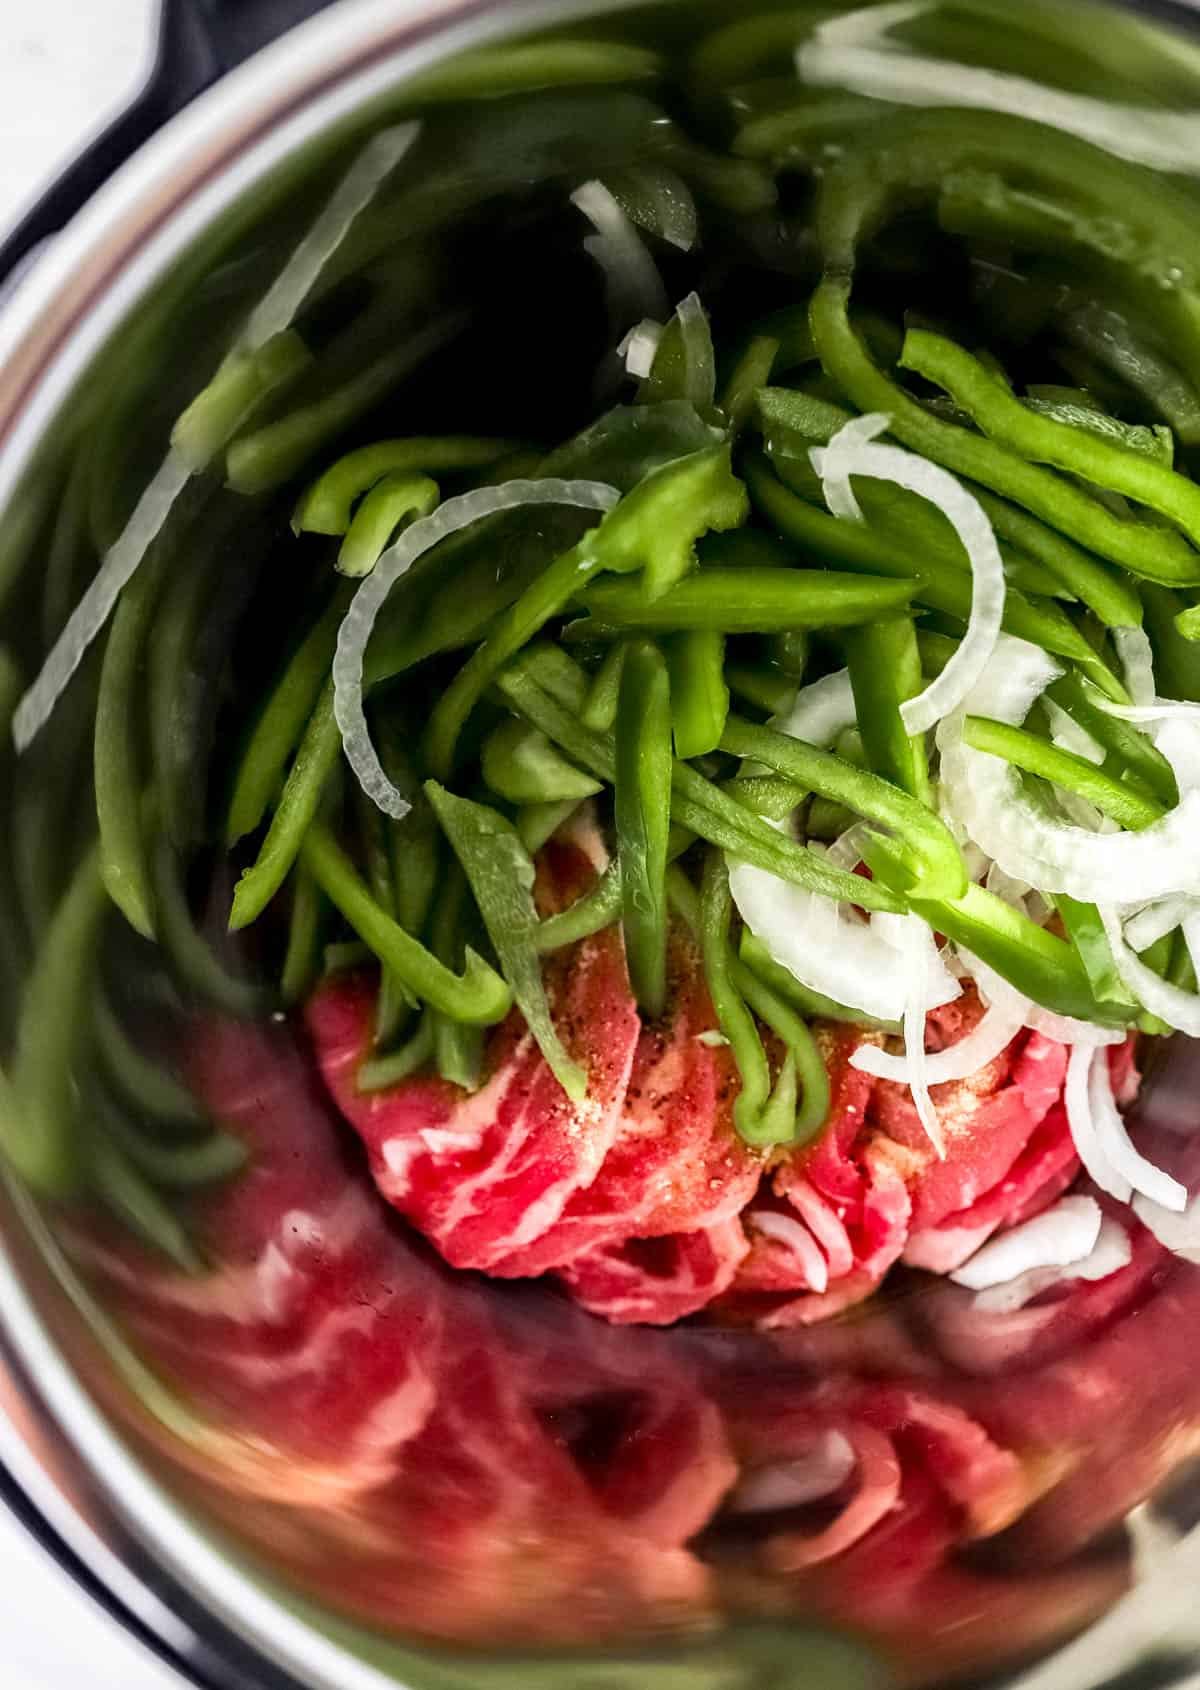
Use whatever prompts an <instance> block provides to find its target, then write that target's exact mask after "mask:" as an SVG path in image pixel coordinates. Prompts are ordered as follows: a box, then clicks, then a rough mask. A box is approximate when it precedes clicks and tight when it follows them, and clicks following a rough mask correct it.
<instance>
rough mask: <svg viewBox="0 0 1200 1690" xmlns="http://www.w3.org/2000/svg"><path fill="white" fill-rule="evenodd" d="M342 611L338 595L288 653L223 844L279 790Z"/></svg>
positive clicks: (248, 827) (252, 823)
mask: <svg viewBox="0 0 1200 1690" xmlns="http://www.w3.org/2000/svg"><path fill="white" fill-rule="evenodd" d="M134 579H135V580H137V579H138V577H137V576H135V577H134ZM345 608H346V604H345V597H344V594H342V593H339V594H338V595H337V596H336V598H335V599H334V602H333V603H332V604H331V605H330V606H329V609H328V610H327V611H326V612H325V614H324V615H323V616H322V617H321V618H320V620H319V621H318V622H317V623H315V625H314V626H313V628H312V630H311V631H310V632H309V634H308V635H307V636H306V637H305V639H304V640H303V642H302V643H301V644H300V645H299V646H298V647H297V649H296V651H295V652H294V653H293V655H292V657H291V659H290V660H289V662H288V664H287V667H286V668H285V669H284V671H283V674H282V675H281V676H280V678H279V680H278V682H277V683H276V685H275V689H274V691H273V692H272V693H271V696H270V697H269V698H268V700H267V703H266V706H265V708H264V710H263V712H262V715H261V716H260V717H259V719H258V722H257V723H256V724H255V728H254V732H253V733H252V734H251V736H250V738H249V740H248V741H247V744H246V749H245V751H244V752H243V753H242V757H241V761H240V762H239V764H238V771H237V776H236V778H235V781H234V787H233V797H232V798H231V799H230V803H229V819H228V822H227V823H226V828H225V843H226V844H227V845H234V844H236V843H237V841H238V840H239V839H240V838H242V836H243V834H247V833H253V831H254V829H255V828H256V827H257V826H258V825H259V823H260V822H261V821H262V819H263V817H264V816H265V815H266V813H267V810H268V808H269V806H270V805H271V803H272V802H273V801H274V799H275V796H276V794H277V792H278V791H279V789H280V787H281V786H282V785H283V778H284V770H285V768H286V767H287V760H288V758H289V757H290V756H291V755H292V752H293V751H294V750H295V748H296V745H297V742H298V741H299V739H300V737H301V735H302V734H303V732H304V729H305V727H306V725H307V723H308V721H309V718H310V717H311V715H312V713H313V710H314V708H315V707H316V703H317V700H318V698H319V697H320V695H321V689H322V687H323V686H324V685H325V682H326V680H327V679H328V676H329V667H330V664H331V663H332V662H333V652H334V647H335V646H336V644H337V636H338V629H339V627H340V626H341V621H342V616H343V615H344V613H345Z"/></svg>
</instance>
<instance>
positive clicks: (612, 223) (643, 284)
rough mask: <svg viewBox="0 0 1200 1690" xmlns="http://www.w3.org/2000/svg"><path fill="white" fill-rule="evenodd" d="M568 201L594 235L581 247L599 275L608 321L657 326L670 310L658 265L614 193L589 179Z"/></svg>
mask: <svg viewBox="0 0 1200 1690" xmlns="http://www.w3.org/2000/svg"><path fill="white" fill-rule="evenodd" d="M571 201H572V203H573V204H574V205H575V206H577V207H578V208H579V210H580V211H581V212H582V213H583V215H584V216H585V217H586V218H587V220H588V222H589V223H590V224H591V225H592V227H593V228H594V229H595V231H596V233H595V234H594V235H589V236H588V238H587V239H586V240H585V241H584V243H583V247H584V251H585V252H586V253H588V254H589V256H590V257H592V258H594V259H595V260H596V263H597V264H598V265H599V266H600V268H601V269H602V270H603V271H604V275H605V278H606V281H607V284H608V298H609V306H610V309H611V310H612V313H613V316H614V317H615V318H616V319H618V320H619V321H623V322H627V321H631V320H633V321H636V319H637V318H639V317H655V318H657V319H659V320H660V321H661V320H662V319H663V318H664V317H666V315H667V313H668V311H669V310H670V306H669V304H668V302H667V290H666V288H665V287H664V286H663V280H662V277H661V276H660V275H659V273H658V266H657V265H656V264H655V262H654V260H653V258H651V256H650V254H649V252H648V251H647V249H646V246H645V243H644V242H643V240H642V238H641V236H640V235H639V234H638V232H637V230H636V229H635V228H634V226H633V223H632V221H631V220H630V219H629V218H628V217H627V216H626V215H625V213H624V212H623V211H622V210H621V207H620V206H619V205H618V204H617V201H616V199H615V198H614V196H613V194H612V193H611V192H610V191H609V189H608V188H606V187H605V186H604V183H603V182H600V181H598V180H596V179H595V178H593V179H592V180H591V181H590V182H584V183H583V184H582V185H581V186H580V187H578V188H576V190H575V192H574V193H573V194H572V195H571Z"/></svg>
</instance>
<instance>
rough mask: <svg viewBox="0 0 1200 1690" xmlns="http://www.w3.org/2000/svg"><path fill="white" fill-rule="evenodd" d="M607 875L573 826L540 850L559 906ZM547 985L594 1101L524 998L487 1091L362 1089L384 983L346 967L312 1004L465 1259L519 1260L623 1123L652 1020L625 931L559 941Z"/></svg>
mask: <svg viewBox="0 0 1200 1690" xmlns="http://www.w3.org/2000/svg"><path fill="white" fill-rule="evenodd" d="M594 878H595V870H594V867H593V863H592V859H591V857H590V856H589V854H588V853H587V851H585V849H584V848H583V846H582V845H580V844H579V843H576V842H575V841H573V840H570V839H564V840H561V841H555V842H554V843H553V844H552V845H551V846H549V847H547V849H546V850H545V851H544V852H543V853H542V855H541V858H540V860H539V889H540V894H541V898H542V901H543V904H544V905H547V906H549V907H562V906H563V905H566V904H569V903H571V902H573V901H574V899H575V898H577V897H579V896H581V895H582V894H583V893H584V892H586V891H587V890H588V888H589V886H590V885H591V883H592V882H593V880H594ZM546 988H547V996H548V999H549V1002H550V1006H551V1012H552V1014H553V1015H554V1019H555V1023H556V1025H557V1027H558V1030H559V1033H560V1035H561V1037H562V1039H563V1042H564V1044H565V1045H566V1047H567V1049H568V1051H569V1052H570V1054H571V1056H572V1057H573V1058H574V1060H575V1061H577V1062H579V1063H580V1064H581V1065H582V1066H583V1067H584V1068H586V1070H587V1074H588V1093H587V1097H586V1098H585V1099H584V1100H583V1102H581V1103H573V1102H572V1101H571V1099H570V1098H568V1097H567V1095H566V1093H565V1092H564V1091H563V1089H562V1087H561V1086H560V1085H559V1083H558V1081H557V1080H556V1079H555V1077H554V1075H553V1074H552V1073H551V1071H550V1069H549V1067H548V1065H547V1064H546V1061H545V1059H544V1058H543V1056H542V1054H541V1052H540V1051H539V1050H538V1048H537V1046H536V1044H535V1043H534V1041H533V1039H532V1037H531V1036H530V1034H529V1033H528V1032H527V1031H526V1028H525V1023H524V1020H523V1018H522V1017H521V1015H520V1014H519V1012H517V1011H514V1012H513V1014H512V1015H511V1016H510V1017H509V1019H508V1020H507V1021H506V1022H505V1024H504V1026H503V1027H501V1028H500V1029H499V1030H498V1031H497V1032H496V1033H494V1034H493V1036H492V1038H491V1039H490V1041H489V1044H488V1049H487V1053H486V1058H485V1071H486V1074H487V1079H486V1082H485V1084H484V1085H483V1087H482V1088H481V1089H480V1090H479V1091H478V1092H476V1093H475V1094H474V1095H472V1094H471V1093H469V1092H466V1091H464V1090H462V1089H461V1088H460V1087H458V1086H455V1085H451V1084H450V1083H449V1082H447V1081H445V1080H441V1079H438V1078H436V1077H425V1076H422V1077H417V1078H415V1079H412V1080H408V1081H404V1082H402V1083H401V1084H400V1085H398V1086H395V1087H393V1088H391V1090H389V1091H386V1092H377V1093H373V1094H360V1093H359V1092H357V1091H356V1090H355V1085H354V1076H355V1074H356V1072H357V1070H358V1067H359V1065H360V1063H361V1062H362V1060H363V1058H364V1057H365V1055H366V1054H367V1052H368V1050H369V1048H370V1039H371V1026H372V1020H373V1005H374V988H373V986H372V985H371V984H370V983H369V982H368V981H367V980H366V979H365V978H358V979H355V980H350V981H346V980H344V979H342V980H335V981H332V982H331V983H330V984H328V985H327V986H325V987H323V988H322V989H321V990H319V991H318V992H317V994H316V995H315V997H314V998H313V999H312V1000H311V1002H310V1004H309V1007H308V1012H307V1019H308V1025H309V1030H310V1032H311V1034H312V1038H313V1042H314V1045H315V1047H316V1050H317V1054H318V1059H319V1062H320V1065H321V1071H322V1074H323V1075H324V1078H325V1081H326V1084H327V1085H328V1086H329V1089H330V1091H331V1093H332V1094H333V1096H334V1098H335V1099H336V1101H337V1103H338V1106H339V1108H340V1109H341V1110H342V1113H343V1114H344V1115H345V1116H346V1119H347V1120H348V1121H349V1122H350V1124H351V1125H352V1126H353V1127H354V1129H355V1131H356V1132H358V1133H359V1134H360V1135H361V1137H362V1139H363V1141H364V1143H365V1144H366V1146H367V1150H368V1153H369V1156H370V1161H371V1171H372V1173H373V1174H374V1176H375V1180H376V1183H377V1185H378V1186H379V1189H380V1190H381V1191H382V1193H383V1195H384V1196H385V1197H386V1198H387V1199H388V1201H389V1202H390V1203H392V1204H394V1206H395V1207H396V1208H397V1209H399V1210H400V1211H401V1213H402V1214H404V1215H406V1216H407V1217H408V1218H409V1220H411V1221H412V1222H413V1223H414V1225H416V1226H417V1227H419V1228H420V1230H421V1231H422V1232H423V1233H424V1234H425V1235H426V1236H427V1237H428V1238H429V1239H431V1240H432V1242H433V1243H434V1244H436V1246H437V1248H438V1249H439V1251H440V1252H441V1253H442V1255H443V1256H444V1257H445V1258H446V1260H447V1261H448V1262H450V1263H451V1264H452V1265H453V1266H454V1267H460V1268H483V1269H486V1270H488V1271H490V1272H492V1273H497V1274H510V1273H512V1272H513V1271H514V1270H513V1269H512V1268H510V1267H507V1266H506V1265H505V1264H506V1260H507V1259H509V1258H511V1257H512V1254H513V1252H514V1251H516V1250H519V1249H520V1248H522V1247H523V1246H524V1245H526V1244H528V1243H530V1242H531V1241H532V1240H534V1239H536V1238H539V1237H540V1236H541V1235H542V1234H543V1233H544V1232H545V1231H546V1230H547V1229H548V1228H549V1227H551V1226H552V1225H553V1224H554V1222H555V1221H556V1220H557V1219H558V1217H559V1216H560V1215H561V1214H562V1211H563V1209H564V1208H565V1206H566V1204H567V1203H568V1201H569V1200H570V1198H571V1197H572V1196H573V1194H574V1193H575V1192H576V1191H579V1190H581V1189H584V1188H586V1187H587V1186H589V1185H590V1184H591V1183H592V1181H593V1180H594V1179H595V1177H596V1175H597V1173H598V1172H599V1169H600V1166H601V1164H602V1162H603V1161H604V1157H605V1155H606V1154H607V1152H608V1149H609V1147H610V1146H611V1144H612V1143H613V1140H614V1138H615V1136H616V1133H617V1129H618V1123H619V1119H620V1111H621V1105H622V1103H623V1101H624V1097H625V1091H626V1087H627V1085H628V1081H629V1074H630V1070H631V1068H632V1065H633V1059H634V1052H635V1049H636V1046H637V1043H638V1038H639V1035H640V1032H641V1024H640V1022H639V1020H638V1015H637V1009H636V1006H635V1004H634V1002H633V999H632V997H631V996H630V993H629V984H628V979H627V977H626V972H625V957H624V952H623V950H622V947H621V939H620V934H619V933H618V932H617V931H616V930H615V929H613V928H609V929H607V930H605V931H604V932H602V933H598V934H595V935H594V936H593V937H591V938H588V939H584V940H582V941H580V943H579V944H577V945H573V946H571V947H570V948H569V949H568V950H566V951H564V952H561V953H558V954H556V955H555V956H554V957H553V958H551V959H550V962H549V964H548V966H547V968H546ZM516 1271H518V1272H519V1271H520V1270H519V1269H518V1270H516Z"/></svg>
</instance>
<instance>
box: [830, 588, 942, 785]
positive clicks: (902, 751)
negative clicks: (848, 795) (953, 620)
mask: <svg viewBox="0 0 1200 1690" xmlns="http://www.w3.org/2000/svg"><path fill="white" fill-rule="evenodd" d="M844 647H845V652H846V665H847V667H848V669H849V671H850V685H851V687H852V688H853V691H854V708H855V714H856V716H857V718H858V727H859V732H860V734H861V735H862V743H863V748H864V750H865V752H866V757H867V762H868V763H869V765H870V767H871V768H872V769H873V770H874V771H875V773H876V774H877V775H882V776H883V778H884V780H890V781H891V782H892V784H893V786H898V787H900V788H901V790H902V791H904V792H907V793H908V794H909V796H910V797H912V798H916V799H918V800H919V801H920V802H921V803H922V804H925V805H928V806H930V807H932V802H933V789H932V785H931V783H930V779H929V762H928V758H927V757H926V754H925V736H924V734H910V733H908V732H907V730H906V729H905V726H904V722H903V720H902V719H901V715H900V707H901V705H902V704H904V703H905V702H906V701H907V700H908V699H910V698H915V697H916V695H917V694H918V693H919V692H920V691H921V690H922V688H923V687H924V684H925V679H924V676H923V675H922V673H921V654H920V651H919V650H918V647H917V630H916V626H915V624H914V623H913V620H912V618H911V617H896V618H895V619H894V620H891V621H884V622H876V623H874V624H872V625H871V626H870V627H867V628H854V629H851V631H850V632H849V633H848V634H847V635H846V636H845V639H844Z"/></svg>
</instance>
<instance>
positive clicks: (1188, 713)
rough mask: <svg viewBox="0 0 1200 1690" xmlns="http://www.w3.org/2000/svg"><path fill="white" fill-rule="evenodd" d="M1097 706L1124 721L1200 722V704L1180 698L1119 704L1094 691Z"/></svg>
mask: <svg viewBox="0 0 1200 1690" xmlns="http://www.w3.org/2000/svg"><path fill="white" fill-rule="evenodd" d="M1092 697H1093V698H1094V699H1095V702H1096V705H1097V708H1098V709H1100V710H1103V711H1105V712H1106V713H1107V714H1108V715H1109V716H1116V717H1118V718H1119V720H1120V721H1122V722H1133V723H1134V724H1135V725H1136V724H1137V723H1139V722H1171V721H1180V722H1191V723H1192V724H1193V725H1196V724H1200V704H1189V703H1188V702H1186V701H1185V700H1183V699H1178V698H1156V699H1154V700H1153V701H1152V702H1150V703H1148V704H1118V703H1117V702H1116V700H1115V699H1112V698H1107V697H1105V696H1104V694H1103V693H1100V692H1097V691H1096V690H1095V689H1093V691H1092Z"/></svg>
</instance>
